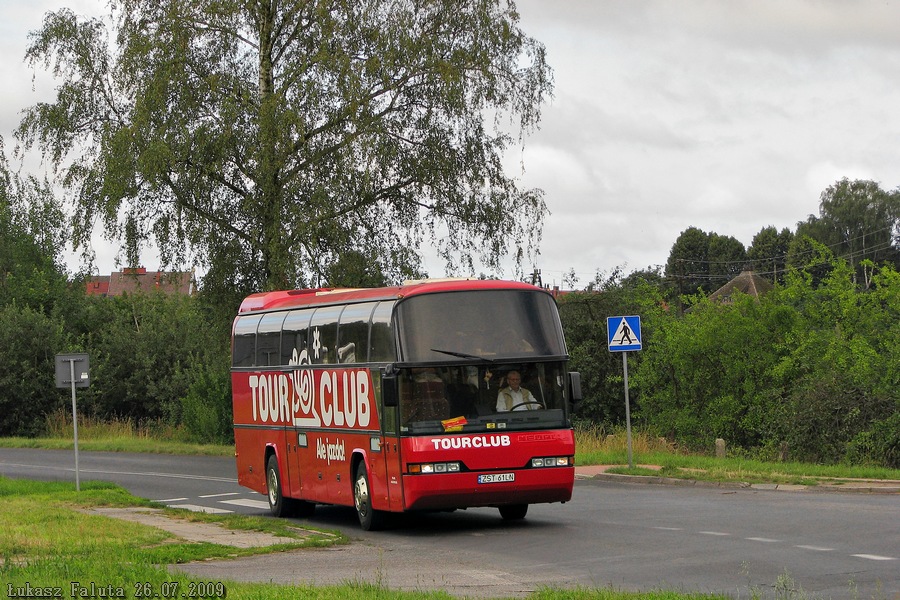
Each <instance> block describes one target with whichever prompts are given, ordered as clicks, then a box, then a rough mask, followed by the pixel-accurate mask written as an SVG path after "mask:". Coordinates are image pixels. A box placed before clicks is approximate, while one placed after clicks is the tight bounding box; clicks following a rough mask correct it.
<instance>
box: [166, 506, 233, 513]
mask: <svg viewBox="0 0 900 600" xmlns="http://www.w3.org/2000/svg"><path fill="white" fill-rule="evenodd" d="M169 508H183V509H185V510H190V511H193V512H202V513H209V514H212V515H218V514H225V513H233V512H234V511H233V510H225V509H224V508H213V507H211V506H200V505H199V504H170V505H169Z"/></svg>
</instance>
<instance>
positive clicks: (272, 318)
mask: <svg viewBox="0 0 900 600" xmlns="http://www.w3.org/2000/svg"><path fill="white" fill-rule="evenodd" d="M284 316H285V313H283V312H277V313H268V314H265V315H263V316H262V319H260V321H259V327H258V328H257V330H256V364H257V365H259V366H263V367H265V366H274V365H278V364H280V359H281V357H280V354H281V324H282V323H284Z"/></svg>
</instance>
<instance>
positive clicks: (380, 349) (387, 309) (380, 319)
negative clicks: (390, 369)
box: [369, 301, 397, 363]
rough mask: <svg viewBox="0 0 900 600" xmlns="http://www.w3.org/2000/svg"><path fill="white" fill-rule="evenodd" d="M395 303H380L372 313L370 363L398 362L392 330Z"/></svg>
mask: <svg viewBox="0 0 900 600" xmlns="http://www.w3.org/2000/svg"><path fill="white" fill-rule="evenodd" d="M393 311H394V302H393V301H390V302H379V303H378V306H377V307H376V308H375V311H374V312H373V313H372V325H371V327H370V332H369V362H376V363H377V362H393V361H395V360H397V356H396V353H395V351H394V332H393V330H392V329H391V314H392V313H393Z"/></svg>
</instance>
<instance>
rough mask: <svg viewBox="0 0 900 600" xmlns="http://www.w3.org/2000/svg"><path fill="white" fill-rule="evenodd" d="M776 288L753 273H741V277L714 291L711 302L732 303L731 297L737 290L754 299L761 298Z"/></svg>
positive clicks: (710, 297) (710, 296)
mask: <svg viewBox="0 0 900 600" xmlns="http://www.w3.org/2000/svg"><path fill="white" fill-rule="evenodd" d="M774 287H775V286H774V285H772V283H771V282H770V281H769V280H768V279H765V278H763V277H761V276H759V275H757V274H756V273H754V272H753V271H741V273H740V275H738V276H737V277H735V278H734V279H732V280H731V281H729V282H728V283H726V284H725V285H723V286H722V287H720V288H719V289H717V290H716V291H714V292H713V293H712V294H710V295H709V299H710V300H714V301H718V302H731V296H732V294H734V292H735V290H737V291H739V292H741V293H742V294H747V295H748V296H753V297H754V298H759V297H760V296H763V295H765V294H766V293H767V292H769V291H771V290H772V289H773V288H774Z"/></svg>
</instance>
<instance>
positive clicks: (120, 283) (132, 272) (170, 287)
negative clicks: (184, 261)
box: [85, 267, 194, 296]
mask: <svg viewBox="0 0 900 600" xmlns="http://www.w3.org/2000/svg"><path fill="white" fill-rule="evenodd" d="M85 288H86V292H87V293H88V295H95V296H121V295H122V294H124V293H129V294H135V293H149V292H152V291H154V290H159V291H161V292H163V293H166V294H184V295H191V294H193V293H194V278H193V274H192V273H191V272H190V271H174V272H171V273H166V272H165V271H149V272H148V271H147V269H145V268H144V267H140V268H133V269H122V270H121V271H113V272H112V274H110V275H101V276H97V277H91V278H90V279H89V280H88V281H87V282H86V284H85Z"/></svg>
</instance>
